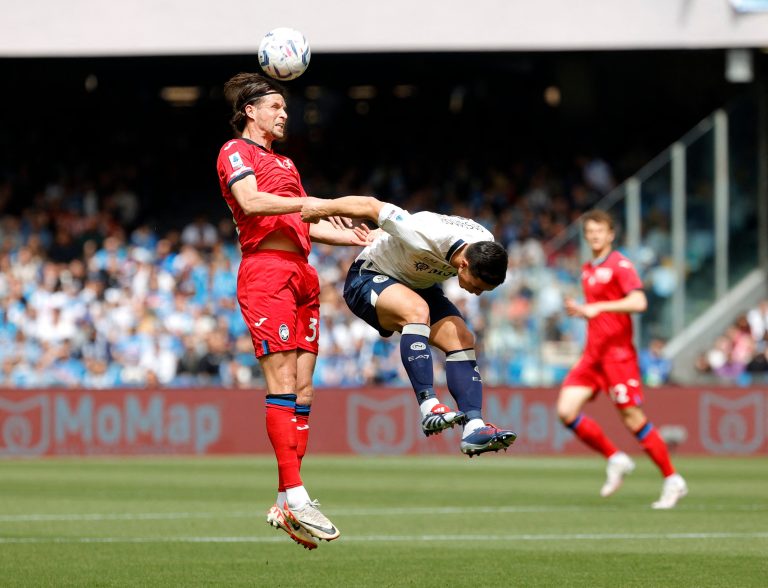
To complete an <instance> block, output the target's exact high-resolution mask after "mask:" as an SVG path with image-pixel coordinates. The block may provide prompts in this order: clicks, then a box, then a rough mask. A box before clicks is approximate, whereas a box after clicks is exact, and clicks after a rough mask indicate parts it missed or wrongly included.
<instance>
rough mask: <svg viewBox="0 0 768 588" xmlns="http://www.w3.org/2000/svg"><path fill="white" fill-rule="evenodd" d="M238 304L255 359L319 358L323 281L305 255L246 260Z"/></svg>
mask: <svg viewBox="0 0 768 588" xmlns="http://www.w3.org/2000/svg"><path fill="white" fill-rule="evenodd" d="M237 301H238V302H239V303H240V311H241V312H242V313H243V318H244V319H245V324H246V325H248V330H249V331H250V332H251V339H252V340H253V347H254V349H255V351H256V357H262V356H264V355H268V354H270V353H274V352H276V351H293V350H295V349H304V350H306V351H310V352H311V353H314V354H317V349H318V338H319V335H320V323H319V321H320V281H319V280H318V278H317V272H316V271H315V268H313V267H312V266H311V265H309V262H308V261H307V260H306V259H305V257H304V256H303V255H301V254H299V253H292V252H289V251H275V250H272V249H270V250H264V251H258V252H256V253H252V254H250V255H247V256H245V257H243V259H242V261H241V262H240V270H239V271H238V274H237Z"/></svg>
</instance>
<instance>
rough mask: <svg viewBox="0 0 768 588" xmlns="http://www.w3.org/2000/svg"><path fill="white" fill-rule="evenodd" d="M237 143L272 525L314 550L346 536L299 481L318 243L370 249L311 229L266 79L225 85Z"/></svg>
mask: <svg viewBox="0 0 768 588" xmlns="http://www.w3.org/2000/svg"><path fill="white" fill-rule="evenodd" d="M224 94H225V96H226V98H227V100H228V102H229V103H230V104H231V105H232V109H233V113H234V114H233V117H232V120H231V121H230V122H231V124H232V127H233V129H234V131H235V133H236V136H237V138H235V139H233V140H231V141H228V142H227V143H226V144H225V145H224V146H223V147H222V148H221V151H220V153H219V158H218V162H217V169H218V174H219V182H220V185H221V193H222V195H223V196H224V199H225V200H226V202H227V205H228V206H229V208H230V210H231V211H232V216H233V219H234V221H235V225H236V226H237V232H238V238H239V241H240V248H241V251H242V260H241V262H240V269H239V271H238V277H237V300H238V302H239V303H240V309H241V311H242V314H243V318H244V319H245V322H246V324H247V325H248V328H249V330H250V333H251V338H252V340H253V345H254V348H255V351H256V357H257V358H258V359H259V364H260V366H261V368H262V371H263V372H264V377H265V379H266V384H267V397H266V425H267V434H268V436H269V440H270V442H271V443H272V447H273V448H274V451H275V457H276V458H277V467H278V494H277V501H276V503H275V505H274V506H273V507H272V508H271V509H270V510H269V513H268V514H267V522H268V523H270V524H271V525H273V526H275V527H278V528H281V529H283V530H284V531H286V532H287V533H288V534H289V535H290V536H291V538H292V539H293V540H294V541H296V542H297V543H299V544H300V545H303V546H304V547H306V548H308V549H314V548H315V547H317V541H316V539H326V540H328V541H330V540H332V539H335V538H336V537H338V536H339V531H338V529H337V528H336V527H335V525H333V523H331V521H329V520H328V518H327V517H325V516H324V515H323V514H322V513H321V512H320V510H319V509H318V508H317V506H318V504H317V502H316V501H312V500H310V498H309V495H308V493H307V490H306V489H305V488H304V484H303V482H302V479H301V475H300V467H301V461H302V458H303V457H304V454H305V452H306V447H307V439H308V436H309V424H308V419H309V411H310V405H311V404H312V397H313V389H312V374H313V372H314V369H315V360H316V359H317V351H318V336H319V332H318V328H319V318H320V317H319V308H320V304H319V294H320V285H319V281H318V277H317V272H316V271H315V269H314V268H313V267H312V266H311V265H310V264H309V262H308V260H307V257H308V255H309V251H310V247H311V241H316V242H320V243H328V244H332V245H366V244H367V241H366V236H365V233H364V230H363V229H361V228H357V229H351V228H345V227H342V226H341V225H340V224H339V223H338V222H337V223H335V224H334V223H332V222H328V221H325V222H321V223H317V224H310V223H305V222H303V221H302V220H301V217H300V215H299V211H300V210H301V208H302V205H303V204H304V202H305V201H306V199H307V195H306V193H305V192H304V188H303V187H302V185H301V178H300V177H299V172H298V171H297V169H296V166H295V165H294V163H293V162H292V161H291V160H290V159H289V158H287V157H284V156H282V155H279V154H277V153H275V152H274V151H273V150H272V143H273V142H274V141H279V140H280V139H283V137H284V136H285V128H286V121H287V119H288V115H287V113H286V102H285V95H284V94H285V91H284V89H283V88H282V86H280V85H279V84H277V83H276V82H274V81H273V80H271V79H268V78H265V77H263V76H260V75H258V74H251V73H241V74H238V75H236V76H234V77H233V78H232V79H230V80H229V81H228V82H227V83H226V84H225V86H224Z"/></svg>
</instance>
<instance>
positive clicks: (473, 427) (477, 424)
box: [461, 419, 485, 439]
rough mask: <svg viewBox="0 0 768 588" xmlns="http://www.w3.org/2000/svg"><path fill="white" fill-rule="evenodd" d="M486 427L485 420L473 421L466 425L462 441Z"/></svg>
mask: <svg viewBox="0 0 768 588" xmlns="http://www.w3.org/2000/svg"><path fill="white" fill-rule="evenodd" d="M484 426H485V421H483V419H472V420H471V421H469V422H468V423H467V424H466V425H464V433H463V434H462V435H461V438H462V439H466V438H467V437H468V436H469V435H471V434H472V433H474V432H475V431H477V430H478V429H481V428H483V427H484Z"/></svg>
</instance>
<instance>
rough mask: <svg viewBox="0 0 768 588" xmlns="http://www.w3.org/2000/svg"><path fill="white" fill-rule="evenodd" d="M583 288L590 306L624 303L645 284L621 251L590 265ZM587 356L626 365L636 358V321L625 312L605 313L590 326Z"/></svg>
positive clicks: (586, 266) (584, 269)
mask: <svg viewBox="0 0 768 588" xmlns="http://www.w3.org/2000/svg"><path fill="white" fill-rule="evenodd" d="M581 287H582V288H583V290H584V298H585V300H586V302H587V303H590V304H591V303H593V302H604V301H608V300H620V299H622V298H624V297H625V296H627V295H628V294H629V293H630V292H632V291H633V290H640V289H642V287H643V283H642V281H641V280H640V276H638V275H637V271H635V267H634V266H633V265H632V262H631V261H629V260H628V259H627V258H626V257H624V256H623V255H622V254H621V253H619V252H618V251H611V253H609V254H608V255H607V256H606V257H605V259H603V260H601V261H598V262H597V263H595V261H590V262H587V263H585V264H584V265H583V266H582V271H581ZM584 355H585V356H590V357H592V358H594V359H598V358H600V359H602V360H606V361H624V360H627V359H630V358H635V357H636V356H637V353H636V351H635V346H634V344H633V342H632V317H631V315H630V314H628V313H623V312H602V313H600V314H598V315H597V316H596V317H595V318H593V319H590V320H589V323H588V326H587V346H586V349H585V350H584Z"/></svg>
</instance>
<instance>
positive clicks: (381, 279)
mask: <svg viewBox="0 0 768 588" xmlns="http://www.w3.org/2000/svg"><path fill="white" fill-rule="evenodd" d="M388 279H389V276H382V275H379V276H373V283H374V284H381V283H382V282H386V281H387V280H388Z"/></svg>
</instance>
